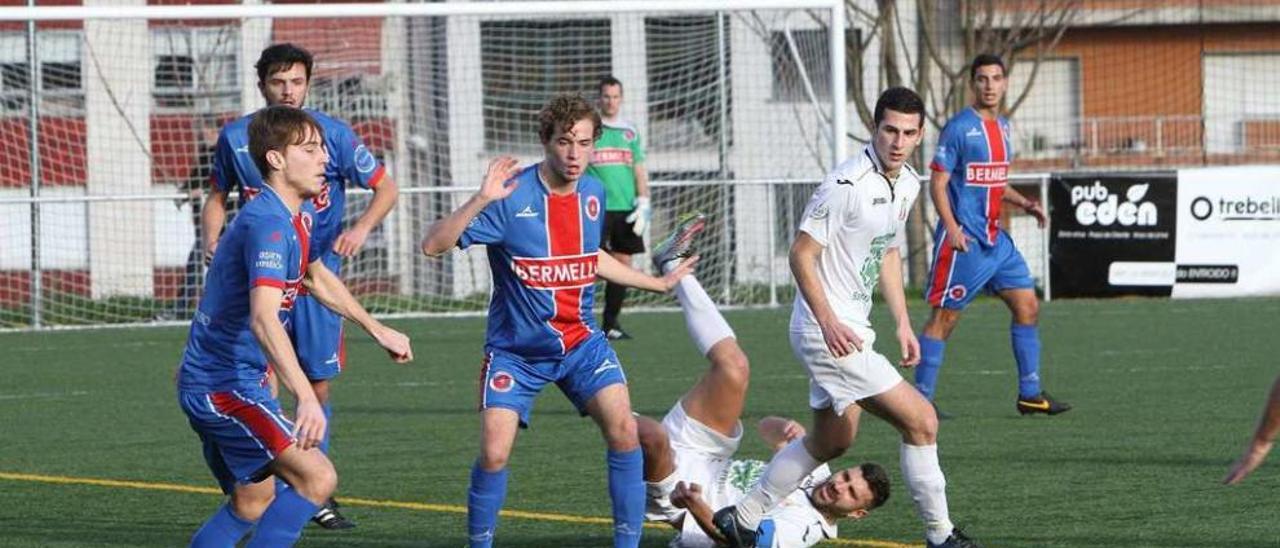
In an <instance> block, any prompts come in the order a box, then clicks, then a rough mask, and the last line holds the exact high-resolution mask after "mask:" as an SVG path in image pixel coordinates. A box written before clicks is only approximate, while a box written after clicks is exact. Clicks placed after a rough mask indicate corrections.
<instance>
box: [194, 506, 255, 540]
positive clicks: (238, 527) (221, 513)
mask: <svg viewBox="0 0 1280 548" xmlns="http://www.w3.org/2000/svg"><path fill="white" fill-rule="evenodd" d="M252 528H253V522H252V521H246V520H244V519H241V518H240V516H237V515H236V513H235V512H233V511H231V503H229V502H228V503H226V504H223V505H222V508H219V509H218V511H217V512H215V513H214V514H213V516H212V517H210V518H209V521H206V522H204V525H201V526H200V530H198V531H196V534H195V536H193V537H191V548H226V547H227V546H235V545H236V543H237V542H240V537H243V536H244V534H245V533H248V532H249V529H252Z"/></svg>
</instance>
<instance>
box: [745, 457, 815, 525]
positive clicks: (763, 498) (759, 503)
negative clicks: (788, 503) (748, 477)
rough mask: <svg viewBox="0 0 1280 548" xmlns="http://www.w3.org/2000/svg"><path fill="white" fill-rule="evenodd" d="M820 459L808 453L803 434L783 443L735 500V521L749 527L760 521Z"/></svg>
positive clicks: (798, 483) (793, 488)
mask: <svg viewBox="0 0 1280 548" xmlns="http://www.w3.org/2000/svg"><path fill="white" fill-rule="evenodd" d="M819 466H822V463H821V462H818V460H817V459H814V458H813V455H810V454H809V450H808V449H806V448H805V446H804V438H800V439H797V440H795V441H792V442H791V443H789V444H787V446H786V447H783V448H782V450H781V451H778V454H776V455H774V456H773V460H771V461H769V466H768V467H767V468H765V469H764V476H762V477H761V478H760V483H757V484H756V486H755V487H753V488H751V492H750V493H747V495H746V496H745V497H743V498H742V500H740V501H738V509H737V512H735V513H736V514H737V516H738V524H739V525H742V526H743V527H746V528H748V529H751V530H755V528H756V527H758V526H759V525H760V520H761V519H763V518H764V515H765V513H766V512H768V511H769V510H772V509H773V508H774V507H775V506H777V505H778V504H779V503H781V502H782V501H783V500H785V499H786V498H787V496H788V495H790V494H791V493H793V492H794V491H795V490H796V488H797V487H800V482H801V481H804V478H805V476H808V475H809V474H812V473H813V471H814V470H816V469H817V468H818V467H819Z"/></svg>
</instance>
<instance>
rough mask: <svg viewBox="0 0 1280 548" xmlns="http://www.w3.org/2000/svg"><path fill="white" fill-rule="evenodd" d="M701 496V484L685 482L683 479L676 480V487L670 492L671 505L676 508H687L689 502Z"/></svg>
mask: <svg viewBox="0 0 1280 548" xmlns="http://www.w3.org/2000/svg"><path fill="white" fill-rule="evenodd" d="M701 498H702V486H701V485H698V484H696V483H688V484H686V483H685V482H683V481H678V482H676V488H675V490H674V491H672V492H671V496H670V499H671V505H672V506H675V507H676V508H688V507H689V504H690V503H691V502H693V501H695V500H698V499H701Z"/></svg>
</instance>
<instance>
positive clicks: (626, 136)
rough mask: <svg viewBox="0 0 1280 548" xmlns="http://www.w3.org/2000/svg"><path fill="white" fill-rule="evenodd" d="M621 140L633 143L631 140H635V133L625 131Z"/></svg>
mask: <svg viewBox="0 0 1280 548" xmlns="http://www.w3.org/2000/svg"><path fill="white" fill-rule="evenodd" d="M622 138H623V139H626V140H628V141H633V140H635V138H636V132H634V131H631V130H629V129H628V130H626V131H624V132H622Z"/></svg>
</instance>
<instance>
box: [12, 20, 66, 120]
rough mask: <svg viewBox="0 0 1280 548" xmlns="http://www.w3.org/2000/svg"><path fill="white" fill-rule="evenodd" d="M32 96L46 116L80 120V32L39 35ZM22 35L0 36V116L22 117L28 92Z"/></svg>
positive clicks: (28, 79)
mask: <svg viewBox="0 0 1280 548" xmlns="http://www.w3.org/2000/svg"><path fill="white" fill-rule="evenodd" d="M36 44H37V50H36V55H37V58H38V59H39V61H40V64H39V67H38V68H37V71H36V82H37V85H36V94H37V96H39V98H40V104H39V109H40V113H41V114H42V115H46V116H82V115H83V114H84V85H83V78H82V77H81V63H80V58H81V55H80V32H79V31H66V30H57V31H43V32H40V33H39V35H38V36H37V38H36ZM29 67H30V65H29V64H28V63H27V35H26V33H20V32H15V33H3V34H0V114H5V115H15V114H25V113H26V111H27V102H28V100H29V93H30V91H31V76H30V73H29Z"/></svg>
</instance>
